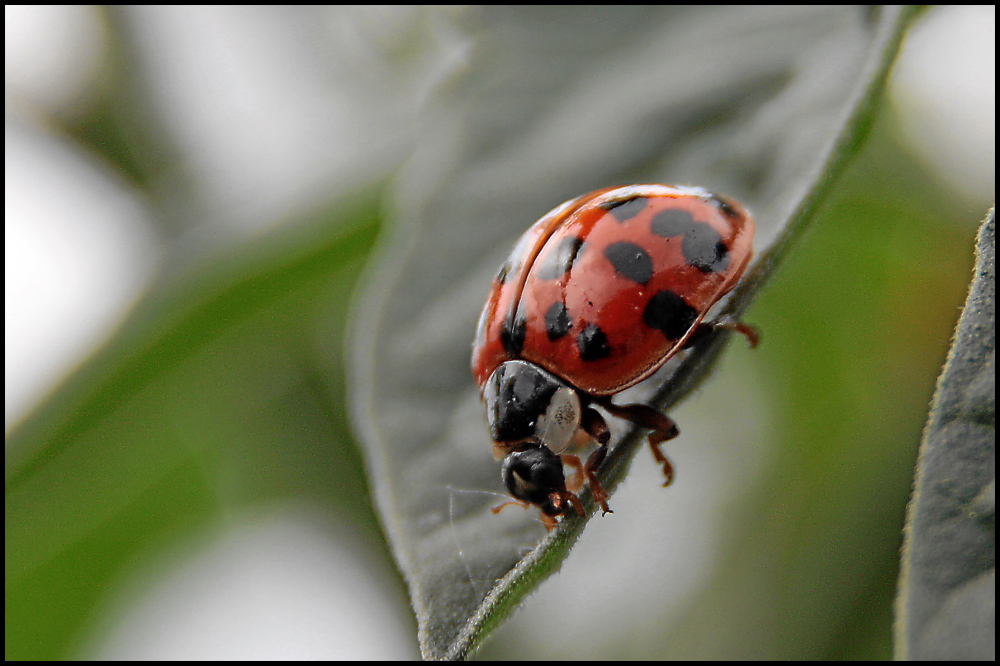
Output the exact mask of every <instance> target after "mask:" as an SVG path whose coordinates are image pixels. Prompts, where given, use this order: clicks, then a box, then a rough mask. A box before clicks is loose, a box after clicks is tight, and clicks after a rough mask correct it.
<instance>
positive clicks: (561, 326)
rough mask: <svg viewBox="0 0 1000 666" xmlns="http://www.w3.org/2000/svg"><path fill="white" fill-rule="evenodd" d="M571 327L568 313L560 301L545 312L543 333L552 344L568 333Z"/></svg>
mask: <svg viewBox="0 0 1000 666" xmlns="http://www.w3.org/2000/svg"><path fill="white" fill-rule="evenodd" d="M572 325H573V321H572V320H571V319H570V318H569V312H568V311H567V310H566V305H565V304H564V303H563V302H562V301H556V302H555V303H553V304H552V306H551V307H549V309H548V310H547V311H546V312H545V332H546V333H547V334H548V336H549V340H551V341H552V342H555V341H556V340H558V339H559V338H561V337H562V336H564V335H566V334H567V333H569V329H570V327H571V326H572Z"/></svg>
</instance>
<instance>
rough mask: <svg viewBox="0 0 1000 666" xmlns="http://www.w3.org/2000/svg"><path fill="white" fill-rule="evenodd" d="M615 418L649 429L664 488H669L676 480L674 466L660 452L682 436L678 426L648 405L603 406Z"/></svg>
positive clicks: (650, 443) (650, 441)
mask: <svg viewBox="0 0 1000 666" xmlns="http://www.w3.org/2000/svg"><path fill="white" fill-rule="evenodd" d="M602 406H603V407H604V408H605V409H607V410H608V412H610V413H611V414H612V415H613V416H617V417H618V418H620V419H625V420H626V421H631V422H632V423H634V424H635V425H637V426H639V427H640V428H649V429H650V430H652V432H651V433H649V448H650V449H651V450H652V451H653V457H654V458H656V462H658V463H660V465H661V466H662V467H663V477H664V479H665V480H664V482H663V485H664V486H669V485H670V483H671V482H672V481H673V480H674V466H673V465H672V464H671V463H670V460H669V459H668V458H667V456H666V455H664V453H663V451H661V450H660V444H662V443H663V442H666V441H668V440H671V439H673V438H674V437H676V436H677V435H679V434H680V430H678V429H677V424H676V423H674V420H673V419H671V418H670V417H669V416H667V415H666V414H662V413H660V412H658V411H656V410H655V409H653V408H652V407H650V406H648V405H615V404H612V403H611V401H610V400H609V401H608V402H607V403H604V404H603V405H602Z"/></svg>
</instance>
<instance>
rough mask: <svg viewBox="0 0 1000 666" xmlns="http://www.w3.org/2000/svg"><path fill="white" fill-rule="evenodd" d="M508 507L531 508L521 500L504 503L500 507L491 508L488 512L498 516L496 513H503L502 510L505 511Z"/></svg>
mask: <svg viewBox="0 0 1000 666" xmlns="http://www.w3.org/2000/svg"><path fill="white" fill-rule="evenodd" d="M509 506H519V507H521V508H522V509H530V508H531V505H530V504H528V503H527V502H524V501H522V500H511V501H509V502H504V503H503V504H501V505H500V506H495V507H493V508H492V509H490V511H492V512H493V513H494V514H498V513H500V512H501V511H503V510H504V509H506V508H507V507H509Z"/></svg>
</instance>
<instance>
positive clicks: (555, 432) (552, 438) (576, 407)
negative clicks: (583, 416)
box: [535, 386, 581, 453]
mask: <svg viewBox="0 0 1000 666" xmlns="http://www.w3.org/2000/svg"><path fill="white" fill-rule="evenodd" d="M580 413H581V407H580V398H579V396H578V395H577V393H576V391H574V390H573V389H571V388H569V387H566V386H564V387H562V388H560V389H559V390H557V391H556V392H555V393H553V394H552V398H551V399H550V400H549V405H548V407H547V408H546V409H545V413H544V414H542V415H541V416H540V417H539V418H538V422H537V423H536V424H535V437H536V438H538V440H539V441H540V442H541V443H542V444H544V445H545V446H547V447H548V448H549V449H551V450H552V452H553V453H562V452H563V451H565V450H566V448H567V447H568V446H569V445H570V443H571V442H572V441H573V437H574V435H576V431H577V429H579V427H580Z"/></svg>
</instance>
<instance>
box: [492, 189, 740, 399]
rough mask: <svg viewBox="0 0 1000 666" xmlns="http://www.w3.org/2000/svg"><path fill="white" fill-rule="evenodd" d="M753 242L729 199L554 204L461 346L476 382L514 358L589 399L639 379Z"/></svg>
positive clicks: (694, 194)
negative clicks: (469, 345) (469, 341)
mask: <svg viewBox="0 0 1000 666" xmlns="http://www.w3.org/2000/svg"><path fill="white" fill-rule="evenodd" d="M753 234H754V222H753V218H751V217H750V215H749V214H748V213H747V211H746V210H745V209H744V208H743V207H742V206H741V205H740V204H739V203H737V202H735V201H733V200H731V199H725V198H722V197H720V196H718V195H714V194H711V193H709V192H706V191H704V190H702V189H700V188H693V187H675V186H669V185H629V186H626V187H612V188H606V189H602V190H597V191H595V192H591V193H589V194H585V195H583V196H581V197H579V198H577V199H574V200H572V201H568V202H566V203H564V204H562V205H561V206H559V207H557V208H555V209H554V210H552V211H550V212H549V213H548V214H546V215H545V216H544V217H542V218H541V219H540V220H538V221H537V222H536V223H535V224H534V225H532V226H531V228H529V229H528V230H527V231H526V232H525V233H524V235H523V236H522V237H521V238H520V240H519V241H518V242H517V244H516V246H515V247H514V250H513V252H512V253H511V255H510V257H509V258H508V259H507V261H506V262H505V263H504V265H503V266H502V267H501V269H500V272H499V274H498V275H497V277H496V279H495V280H494V281H493V286H492V289H491V291H490V294H489V297H488V298H487V299H486V305H485V307H484V308H483V312H482V315H481V316H480V319H479V325H478V328H477V332H476V339H475V343H474V344H473V352H472V372H473V375H474V377H475V379H476V382H477V383H478V384H479V386H480V387H482V386H483V385H484V384H485V383H486V380H487V379H489V377H490V374H491V373H492V372H493V371H494V370H495V369H496V368H497V367H498V366H499V365H500V364H501V363H503V362H505V361H509V360H514V359H522V360H525V361H530V362H532V363H536V364H538V365H539V366H541V367H543V368H545V369H546V370H548V371H549V372H551V373H553V374H555V375H557V376H558V377H561V378H562V379H564V380H565V381H567V382H568V383H569V384H571V385H572V386H574V387H576V388H577V389H579V390H581V391H583V392H585V393H589V394H591V395H613V394H615V393H618V392H619V391H622V390H624V389H626V388H628V387H630V386H632V385H634V384H636V383H638V382H640V381H642V380H643V379H646V378H647V377H649V376H650V375H651V374H653V373H654V372H656V371H657V370H658V369H659V368H660V367H661V366H662V365H663V364H664V363H665V362H666V361H667V359H669V358H670V357H671V356H672V355H673V354H674V353H676V352H677V351H678V350H679V349H680V348H681V347H682V346H683V345H684V343H685V341H686V340H687V339H688V337H689V336H690V335H691V333H692V331H693V330H694V329H695V328H696V327H697V325H698V324H699V323H700V322H701V321H702V320H703V319H704V317H705V315H706V314H707V313H708V311H709V309H710V308H711V307H712V306H713V305H714V304H715V303H716V302H717V301H718V300H719V299H720V298H722V297H723V296H724V295H725V294H726V293H727V292H729V291H730V290H731V289H732V288H733V287H734V286H735V285H736V283H737V282H738V281H739V279H740V277H741V276H742V275H743V273H744V271H745V270H746V267H747V265H748V264H749V262H750V259H751V257H752V256H753Z"/></svg>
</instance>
